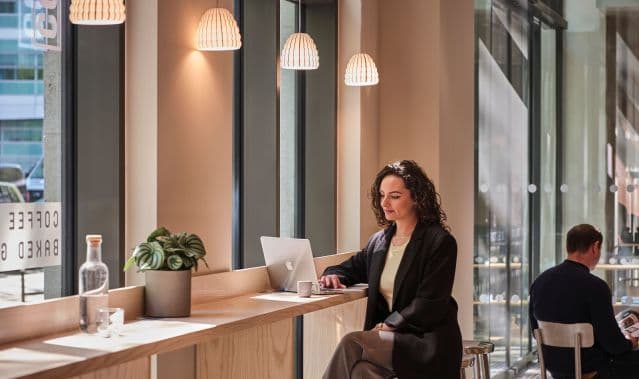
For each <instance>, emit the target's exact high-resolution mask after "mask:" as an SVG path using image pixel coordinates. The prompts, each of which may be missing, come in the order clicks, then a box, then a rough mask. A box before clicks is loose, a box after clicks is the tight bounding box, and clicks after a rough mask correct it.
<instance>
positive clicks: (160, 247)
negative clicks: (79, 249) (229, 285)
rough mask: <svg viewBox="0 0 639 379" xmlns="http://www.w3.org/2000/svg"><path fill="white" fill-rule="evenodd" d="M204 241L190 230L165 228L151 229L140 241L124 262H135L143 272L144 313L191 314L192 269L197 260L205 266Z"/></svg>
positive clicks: (160, 315)
mask: <svg viewBox="0 0 639 379" xmlns="http://www.w3.org/2000/svg"><path fill="white" fill-rule="evenodd" d="M205 255H206V250H205V249H204V243H203V242H202V240H201V239H200V237H198V236H197V235H195V234H192V233H171V232H170V231H169V230H168V229H167V228H165V227H160V228H158V229H156V230H154V231H153V232H152V233H151V234H150V235H149V236H148V237H147V239H146V241H144V242H141V243H139V244H138V245H137V246H136V247H135V249H134V250H133V254H132V255H131V257H130V258H129V259H128V260H127V262H126V263H125V265H124V271H126V270H128V269H129V268H130V267H131V266H132V265H133V264H134V263H135V265H136V266H137V271H138V272H140V271H142V272H144V278H145V286H144V305H145V314H146V315H147V316H151V317H187V316H189V315H190V314H191V269H192V268H195V270H197V269H198V260H202V262H204V264H205V265H206V266H207V267H208V264H207V263H206V260H205V259H204V256H205Z"/></svg>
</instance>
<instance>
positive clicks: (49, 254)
mask: <svg viewBox="0 0 639 379" xmlns="http://www.w3.org/2000/svg"><path fill="white" fill-rule="evenodd" d="M61 237H62V213H61V203H5V204H0V272H4V271H13V270H20V269H26V268H33V267H48V266H59V265H60V264H61V262H62V254H61V245H60V244H61V242H62V238H61Z"/></svg>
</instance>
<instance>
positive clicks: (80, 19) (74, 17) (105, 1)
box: [69, 0, 126, 25]
mask: <svg viewBox="0 0 639 379" xmlns="http://www.w3.org/2000/svg"><path fill="white" fill-rule="evenodd" d="M125 18H126V14H125V7H124V2H123V0H71V6H70V7H69V21H71V22H72V23H74V24H79V25H114V24H121V23H123V22H124V19H125Z"/></svg>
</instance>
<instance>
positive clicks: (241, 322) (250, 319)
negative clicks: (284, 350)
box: [0, 289, 366, 378]
mask: <svg viewBox="0 0 639 379" xmlns="http://www.w3.org/2000/svg"><path fill="white" fill-rule="evenodd" d="M259 295H264V294H263V293H255V294H249V295H243V296H240V297H237V298H231V299H224V300H220V301H215V302H211V303H207V304H201V305H199V306H197V307H196V309H197V310H207V309H223V308H224V307H227V306H228V305H226V304H231V303H233V302H236V301H238V300H239V301H241V300H247V299H250V298H253V297H255V296H259ZM364 297H366V291H365V290H364V289H362V290H361V291H357V292H355V291H353V292H348V293H345V294H340V295H332V296H327V297H326V298H323V299H320V300H316V301H312V302H308V303H293V302H285V301H282V302H280V303H281V305H282V307H281V308H279V309H276V310H274V311H269V312H266V313H259V312H258V313H256V314H253V315H249V316H247V317H241V318H238V319H237V320H233V321H230V322H227V323H223V324H219V325H211V326H210V327H209V328H206V329H203V330H199V331H195V332H189V333H185V334H183V335H180V336H176V337H171V338H166V339H163V340H160V341H155V342H150V343H147V344H142V345H139V346H133V347H130V348H125V349H122V350H119V351H115V352H107V351H105V352H104V353H103V354H99V355H96V356H94V357H89V358H85V359H83V360H81V361H78V362H72V363H64V364H61V365H60V366H56V367H51V368H47V369H43V370H41V371H37V372H34V373H32V374H27V375H23V376H20V378H52V377H68V376H76V375H82V374H86V373H89V372H92V371H96V370H99V369H102V368H106V367H110V366H114V365H118V364H122V363H126V362H128V361H131V360H135V359H138V358H143V357H147V356H150V355H153V354H159V353H164V352H169V351H172V350H177V349H180V348H183V347H187V346H191V345H195V344H198V343H201V342H204V341H206V340H208V339H210V338H215V337H222V336H225V335H228V334H231V333H234V332H237V331H241V330H244V329H248V328H252V327H255V326H259V325H263V324H267V323H273V322H276V321H280V320H284V319H287V318H292V317H295V316H299V315H302V314H305V313H310V312H314V311H317V310H321V309H325V308H329V307H332V306H335V305H340V304H345V303H348V302H351V301H355V300H357V299H361V298H364ZM168 320H171V321H184V322H194V323H205V320H203V319H202V318H198V317H188V318H175V319H168ZM70 334H73V333H61V334H59V335H56V336H47V338H38V339H34V340H28V341H23V342H21V343H18V344H8V345H3V346H0V350H4V349H8V348H19V347H25V346H28V345H30V344H34V343H39V342H43V341H45V340H49V339H51V338H55V337H62V336H65V335H70Z"/></svg>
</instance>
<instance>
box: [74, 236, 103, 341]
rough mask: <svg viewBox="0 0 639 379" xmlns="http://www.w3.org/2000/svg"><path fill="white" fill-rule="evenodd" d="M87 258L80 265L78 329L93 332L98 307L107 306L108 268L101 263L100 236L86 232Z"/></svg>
mask: <svg viewBox="0 0 639 379" xmlns="http://www.w3.org/2000/svg"><path fill="white" fill-rule="evenodd" d="M86 241H87V260H86V262H84V263H83V264H82V266H80V275H79V279H80V283H79V286H78V291H79V294H80V329H82V331H84V332H87V333H95V332H96V330H97V327H96V315H97V311H98V309H99V308H104V307H108V306H109V295H108V290H109V269H108V267H107V266H106V265H105V264H104V263H102V236H101V235H99V234H88V235H87V236H86Z"/></svg>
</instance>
